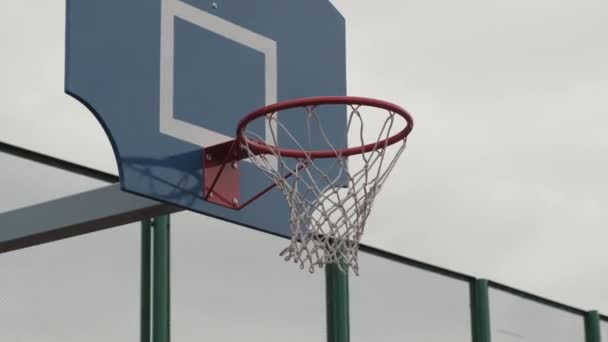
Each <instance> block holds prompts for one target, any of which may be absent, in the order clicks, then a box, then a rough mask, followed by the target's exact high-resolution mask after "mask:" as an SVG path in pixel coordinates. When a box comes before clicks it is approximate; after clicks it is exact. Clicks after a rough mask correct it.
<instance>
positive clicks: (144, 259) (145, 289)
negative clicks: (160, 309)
mask: <svg viewBox="0 0 608 342" xmlns="http://www.w3.org/2000/svg"><path fill="white" fill-rule="evenodd" d="M151 271H152V219H145V220H143V221H141V291H140V292H141V293H140V296H141V298H140V317H139V321H140V322H139V324H140V332H139V336H140V341H141V342H150V320H151V319H152V315H151V311H150V299H151V297H150V295H151V293H152V281H151V277H150V272H151Z"/></svg>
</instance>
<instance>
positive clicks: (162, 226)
mask: <svg viewBox="0 0 608 342" xmlns="http://www.w3.org/2000/svg"><path fill="white" fill-rule="evenodd" d="M153 243H154V245H153V250H152V253H153V271H152V272H153V273H152V277H153V281H154V285H153V297H152V324H153V326H152V341H153V342H169V341H170V339H171V334H170V319H171V315H170V313H171V305H170V304H171V297H170V245H171V241H170V222H169V216H168V215H165V216H159V217H156V218H154V242H153Z"/></svg>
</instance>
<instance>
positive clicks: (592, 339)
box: [585, 311, 602, 342]
mask: <svg viewBox="0 0 608 342" xmlns="http://www.w3.org/2000/svg"><path fill="white" fill-rule="evenodd" d="M585 341H587V342H602V334H601V331H600V314H599V312H597V311H589V312H587V314H586V315H585Z"/></svg>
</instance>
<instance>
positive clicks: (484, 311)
mask: <svg viewBox="0 0 608 342" xmlns="http://www.w3.org/2000/svg"><path fill="white" fill-rule="evenodd" d="M470 286H471V299H470V300H471V325H472V329H471V330H472V332H473V342H491V341H492V338H491V330H490V301H489V299H488V281H487V280H485V279H476V280H475V281H473V282H472V283H471V285H470Z"/></svg>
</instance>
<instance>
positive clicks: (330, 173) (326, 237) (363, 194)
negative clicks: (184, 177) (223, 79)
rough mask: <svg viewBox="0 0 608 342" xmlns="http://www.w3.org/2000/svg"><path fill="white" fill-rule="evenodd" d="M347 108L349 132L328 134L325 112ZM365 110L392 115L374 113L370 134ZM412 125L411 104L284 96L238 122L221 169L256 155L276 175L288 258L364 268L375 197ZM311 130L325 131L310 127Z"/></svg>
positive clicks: (271, 176) (261, 166)
mask: <svg viewBox="0 0 608 342" xmlns="http://www.w3.org/2000/svg"><path fill="white" fill-rule="evenodd" d="M336 105H337V106H336ZM344 108H346V109H347V114H348V115H347V120H346V130H345V136H344V137H336V136H335V135H331V134H328V133H329V132H331V133H334V132H335V129H332V130H328V131H327V132H326V129H324V124H323V118H322V116H323V115H343V114H344ZM366 111H370V112H374V114H376V113H375V112H377V111H381V112H382V113H384V115H385V117H383V118H374V119H372V122H375V123H379V127H378V129H377V131H378V132H375V133H374V134H373V135H372V136H371V138H370V137H367V136H366V134H365V131H364V123H365V122H366V120H369V119H368V118H365V114H364V112H366ZM298 113H299V115H303V117H300V118H299V119H298V120H300V121H299V123H300V124H299V125H296V127H294V126H293V122H291V123H290V125H288V124H287V123H286V121H289V120H290V119H291V120H293V119H292V118H294V115H298ZM256 120H263V121H264V122H265V127H266V135H265V137H266V138H265V137H263V135H261V134H259V133H255V132H254V131H253V130H252V129H248V127H249V126H250V125H251V124H252V122H254V121H256ZM398 121H401V122H398ZM400 125H401V126H402V127H401V128H398V129H399V130H398V131H396V129H395V127H397V126H400ZM258 127H259V126H258ZM412 128H413V120H412V117H411V116H410V114H409V113H408V112H407V111H406V110H405V109H403V108H401V107H399V106H397V105H395V104H392V103H389V102H385V101H381V100H376V99H369V98H362V97H349V96H331V97H312V98H304V99H297V100H292V101H286V102H281V103H277V104H274V105H270V106H266V107H264V108H261V109H259V110H256V111H254V112H252V113H250V114H249V115H247V116H245V117H244V118H243V119H242V120H241V121H240V122H239V124H238V126H237V138H236V140H235V141H234V142H232V143H231V144H230V148H228V147H226V145H224V147H223V148H224V150H225V151H227V149H229V150H230V151H227V155H230V156H231V157H229V158H228V159H227V160H226V161H224V162H223V165H222V168H223V167H224V166H225V165H226V164H227V163H231V162H232V161H234V160H240V159H244V158H249V161H251V162H252V164H253V165H255V166H256V167H257V168H259V169H260V170H261V171H262V172H263V173H264V174H265V175H266V176H267V177H268V178H269V179H270V180H271V181H272V182H273V185H272V186H271V187H275V186H276V187H277V188H279V189H280V190H281V191H282V192H283V195H284V197H285V199H286V201H287V204H288V206H289V209H290V225H291V232H292V238H291V243H290V245H289V247H287V248H286V249H285V250H283V251H282V252H281V255H283V256H284V257H285V259H286V260H293V261H294V262H295V263H298V264H299V265H300V267H301V268H304V267H306V266H307V265H308V268H309V271H310V272H314V270H315V267H323V265H325V264H329V263H336V264H337V265H338V266H339V267H340V268H341V269H342V270H346V269H348V268H352V269H353V271H354V272H355V273H358V263H357V252H358V248H359V241H360V239H361V236H362V234H363V231H364V227H365V222H366V220H367V218H368V216H369V214H370V211H371V208H372V204H373V201H374V199H375V198H376V196H377V195H378V193H379V192H380V190H381V188H382V185H383V183H384V181H385V180H386V178H387V177H388V175H389V173H390V172H391V170H392V169H393V167H394V166H395V163H396V161H397V159H398V158H399V156H400V155H401V154H402V153H403V151H404V150H405V146H406V141H407V136H408V134H409V133H410V132H411V130H412ZM342 129H344V127H342ZM311 130H314V131H316V132H318V134H310V132H311ZM351 130H352V132H351V135H353V136H355V137H356V138H357V139H358V140H359V141H358V144H357V145H356V146H354V147H348V146H347V144H346V142H347V139H346V138H347V137H346V135H348V132H349V131H351ZM395 131H396V132H395ZM268 132H270V135H268ZM268 136H270V138H267V137H268ZM311 136H321V137H322V139H321V140H322V141H310V140H311V138H310V137H311ZM279 137H280V139H279ZM351 140H352V139H351ZM279 141H280V145H279ZM281 146H283V147H281ZM285 146H287V147H285ZM389 150H391V151H389ZM219 172H220V173H221V172H222V171H221V170H220V171H219ZM218 178H219V176H216V179H215V182H214V183H213V185H212V186H211V188H213V186H214V185H215V183H216V182H217V180H218ZM269 188H270V187H269ZM269 188H267V189H265V190H264V191H262V192H261V193H260V194H259V195H256V197H255V198H257V197H259V196H261V195H263V194H264V193H266V192H267V191H268V190H269ZM211 191H212V189H211V190H209V191H208V193H212V192H211ZM255 198H253V199H252V200H250V201H247V203H246V204H243V205H242V206H241V207H243V206H245V205H247V204H249V203H250V202H251V201H253V200H255ZM241 207H239V208H241ZM239 208H236V209H239Z"/></svg>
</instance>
